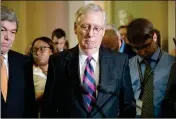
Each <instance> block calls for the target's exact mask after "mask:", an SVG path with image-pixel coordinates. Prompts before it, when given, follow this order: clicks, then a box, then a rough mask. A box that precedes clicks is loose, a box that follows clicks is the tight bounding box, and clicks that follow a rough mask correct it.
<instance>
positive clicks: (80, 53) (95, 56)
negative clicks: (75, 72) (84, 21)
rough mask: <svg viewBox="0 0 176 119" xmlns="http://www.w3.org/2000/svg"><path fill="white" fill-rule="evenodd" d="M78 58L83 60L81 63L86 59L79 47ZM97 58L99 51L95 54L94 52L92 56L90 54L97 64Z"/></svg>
mask: <svg viewBox="0 0 176 119" xmlns="http://www.w3.org/2000/svg"><path fill="white" fill-rule="evenodd" d="M79 56H80V58H81V59H83V60H82V61H85V60H86V59H87V57H88V56H87V55H86V54H85V52H84V51H83V50H82V49H81V47H80V46H79ZM98 56H99V49H98V50H97V52H95V53H94V54H92V57H93V60H94V61H95V62H96V63H98Z"/></svg>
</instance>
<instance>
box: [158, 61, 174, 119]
mask: <svg viewBox="0 0 176 119" xmlns="http://www.w3.org/2000/svg"><path fill="white" fill-rule="evenodd" d="M175 71H176V62H175V63H174V64H173V66H172V68H171V70H170V75H169V80H168V85H167V89H166V95H165V98H164V100H163V103H162V106H161V117H164V118H175V117H176V95H175V91H176V74H175V73H176V72H175Z"/></svg>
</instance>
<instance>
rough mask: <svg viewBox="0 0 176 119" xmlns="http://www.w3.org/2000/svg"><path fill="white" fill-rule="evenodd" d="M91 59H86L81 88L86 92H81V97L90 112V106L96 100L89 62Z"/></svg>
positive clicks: (93, 78)
mask: <svg viewBox="0 0 176 119" xmlns="http://www.w3.org/2000/svg"><path fill="white" fill-rule="evenodd" d="M91 60H92V57H88V58H87V59H86V62H87V64H86V67H85V71H84V75H83V88H84V90H85V91H86V92H87V93H86V94H83V99H84V104H85V106H86V108H87V111H88V112H91V110H92V106H93V105H94V104H95V102H96V98H95V97H96V85H95V74H94V69H93V67H92V65H91V63H90V62H91Z"/></svg>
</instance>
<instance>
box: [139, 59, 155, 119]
mask: <svg viewBox="0 0 176 119" xmlns="http://www.w3.org/2000/svg"><path fill="white" fill-rule="evenodd" d="M144 62H145V65H146V68H145V72H144V93H143V96H142V102H143V105H142V114H141V117H143V118H151V117H154V106H153V73H151V75H150V76H149V73H150V72H151V67H150V63H149V61H144ZM146 77H148V78H146Z"/></svg>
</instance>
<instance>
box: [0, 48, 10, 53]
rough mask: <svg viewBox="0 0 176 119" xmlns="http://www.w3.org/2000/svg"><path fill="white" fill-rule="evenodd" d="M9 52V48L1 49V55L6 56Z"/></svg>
mask: <svg viewBox="0 0 176 119" xmlns="http://www.w3.org/2000/svg"><path fill="white" fill-rule="evenodd" d="M8 51H9V48H1V54H6V53H7V52H8Z"/></svg>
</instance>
